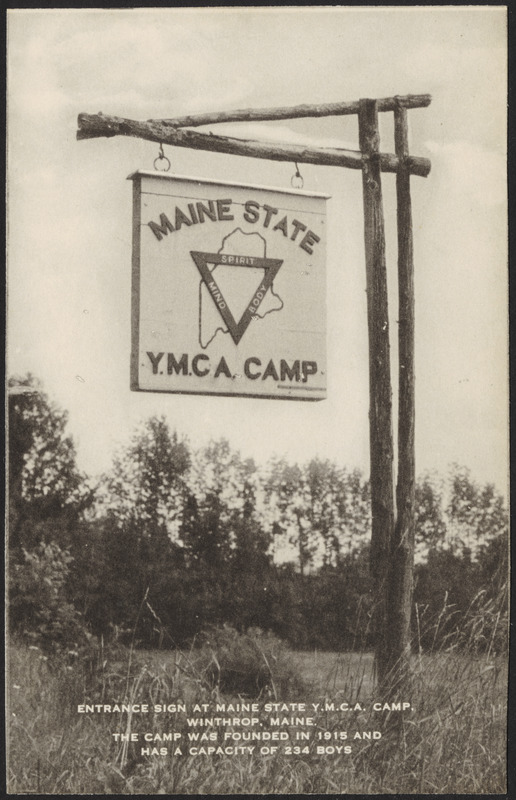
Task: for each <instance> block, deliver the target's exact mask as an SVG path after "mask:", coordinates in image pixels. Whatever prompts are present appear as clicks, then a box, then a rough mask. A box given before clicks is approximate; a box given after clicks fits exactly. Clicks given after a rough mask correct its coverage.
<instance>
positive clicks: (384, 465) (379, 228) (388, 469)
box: [358, 100, 394, 691]
mask: <svg viewBox="0 0 516 800" xmlns="http://www.w3.org/2000/svg"><path fill="white" fill-rule="evenodd" d="M358 119H359V137H360V149H361V151H362V153H363V154H364V156H365V159H364V167H363V171H362V188H363V200H364V239H365V258H366V278H367V317H368V333H369V403H370V406H369V436H370V454H371V507H372V532H371V572H372V575H373V579H374V585H375V610H374V614H375V619H374V630H375V637H376V668H377V675H378V682H379V686H380V691H381V690H382V688H383V687H384V686H385V682H386V678H387V675H388V671H389V666H390V661H391V660H390V639H391V631H390V630H389V629H388V624H387V622H388V620H387V590H388V581H389V561H390V558H389V556H390V545H391V536H392V530H393V526H394V480H393V441H392V389H391V376H390V347H389V318H388V302H387V269H386V261H385V231H384V218H383V205H382V185H381V174H380V165H379V163H378V151H379V138H380V137H379V133H378V108H377V103H376V101H375V100H361V101H360V112H359V118H358Z"/></svg>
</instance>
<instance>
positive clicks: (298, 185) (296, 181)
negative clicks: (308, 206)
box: [290, 161, 305, 189]
mask: <svg viewBox="0 0 516 800" xmlns="http://www.w3.org/2000/svg"><path fill="white" fill-rule="evenodd" d="M294 164H295V165H296V173H295V175H292V177H291V179H290V183H291V185H292V187H293V188H294V189H302V188H303V186H304V185H305V182H304V180H303V176H302V175H301V173H300V172H299V167H298V166H297V161H294Z"/></svg>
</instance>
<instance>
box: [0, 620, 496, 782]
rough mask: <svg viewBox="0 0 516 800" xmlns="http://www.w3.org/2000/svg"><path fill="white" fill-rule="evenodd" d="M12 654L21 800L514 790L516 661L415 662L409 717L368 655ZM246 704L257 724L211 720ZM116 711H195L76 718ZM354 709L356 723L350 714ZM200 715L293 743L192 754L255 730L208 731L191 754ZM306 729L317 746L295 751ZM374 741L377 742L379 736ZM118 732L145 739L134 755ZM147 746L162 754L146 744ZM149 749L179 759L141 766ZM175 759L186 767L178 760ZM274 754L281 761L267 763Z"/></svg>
mask: <svg viewBox="0 0 516 800" xmlns="http://www.w3.org/2000/svg"><path fill="white" fill-rule="evenodd" d="M9 652H10V668H9V673H8V695H9V698H10V705H9V709H8V714H9V720H8V728H9V741H8V764H7V768H8V769H7V777H8V791H9V792H10V793H13V794H16V793H20V794H22V793H30V792H34V793H35V792H38V793H46V794H146V793H149V794H156V793H158V794H236V793H244V794H245V793H249V794H275V793H278V794H288V793H292V794H298V793H299V794H300V793H307V794H310V793H313V794H336V793H357V794H361V793H364V794H369V793H371V794H380V793H386V794H388V793H398V794H403V793H408V794H409V793H423V794H424V793H443V794H446V793H491V794H496V793H504V792H505V750H506V693H507V670H506V659H502V660H500V659H497V658H496V657H491V656H489V655H484V656H472V655H467V654H464V653H459V652H456V651H453V650H452V651H450V652H446V653H438V654H436V655H428V656H421V657H415V658H414V664H413V673H414V674H413V680H412V685H411V687H410V690H408V694H407V696H406V697H404V698H401V699H402V700H403V701H405V702H407V703H410V708H409V709H406V710H405V711H402V712H400V711H396V710H381V711H375V710H374V708H373V703H374V702H378V701H379V700H380V698H377V697H375V694H374V685H373V677H374V676H373V658H372V655H371V654H369V653H363V654H360V653H346V654H334V653H323V652H311V653H299V652H292V651H288V650H287V649H286V648H285V647H283V646H282V645H281V643H278V642H277V641H274V640H270V641H269V640H267V639H263V638H260V637H258V638H255V639H254V640H253V639H252V637H238V636H237V635H236V634H235V636H234V637H233V639H231V637H229V639H228V635H226V639H224V638H222V639H220V638H219V639H218V640H214V641H212V642H210V641H209V640H206V641H205V642H203V643H202V644H201V645H200V646H199V647H197V648H193V649H191V650H189V651H181V652H180V651H153V652H145V651H130V650H129V649H127V648H123V647H121V646H118V647H113V646H112V647H110V648H107V647H100V648H99V649H98V652H97V653H96V654H95V656H94V657H92V658H91V659H89V661H88V662H84V661H83V662H82V663H80V664H79V663H74V656H73V654H69V659H70V663H68V664H65V663H64V659H61V660H60V662H59V663H58V664H54V663H52V661H51V660H48V659H45V657H44V656H43V654H42V653H41V652H40V651H39V650H37V649H34V648H33V649H30V648H27V647H26V646H20V645H16V644H13V645H12V646H11V648H10V651H9ZM76 660H77V659H75V661H76ZM249 676H252V681H253V682H254V690H253V689H252V688H251V689H250V687H249ZM239 681H240V683H239ZM246 681H247V683H246ZM244 690H245V692H246V693H245V694H244ZM250 694H254V695H255V699H254V702H256V703H258V710H257V711H256V712H254V713H252V714H246V713H244V714H240V715H239V714H237V713H235V714H233V713H229V712H228V713H225V712H223V713H220V712H218V713H216V712H215V709H216V704H217V703H226V704H228V703H238V702H240V703H242V702H247V703H250V702H251V699H250V696H249V695H250ZM115 702H119V703H122V702H126V703H132V704H135V703H147V704H149V706H150V707H151V708H152V709H153V708H154V706H155V704H174V703H177V704H178V703H184V704H185V705H186V707H187V711H186V713H184V712H178V713H175V712H170V713H148V714H143V713H133V714H132V715H131V714H127V713H104V712H102V713H78V711H77V707H78V705H79V704H85V703H101V704H113V703H115ZM282 702H285V703H298V704H299V703H303V702H304V703H306V704H309V703H319V704H320V705H319V708H318V709H317V711H314V710H313V709H311V710H308V711H305V712H297V711H292V710H290V709H292V708H294V706H289V711H283V712H281V713H280V712H278V714H274V713H269V712H267V711H266V703H282ZM325 703H326V704H327V705H328V708H327V709H326V710H324V704H325ZM331 703H333V704H334V706H335V708H334V710H331ZM342 703H347V704H348V706H349V707H350V708H351V709H352V710H346V711H344V710H343V711H340V710H339V707H340V706H341V704H342ZM195 704H205V706H206V708H205V710H204V711H203V712H202V713H201V715H200V716H201V717H208V718H212V717H213V716H216V717H217V716H218V717H221V716H222V717H228V716H229V717H233V716H235V717H236V716H240V717H249V716H254V717H256V718H258V719H259V723H258V724H256V725H255V726H254V727H253V728H252V730H258V731H261V732H267V731H283V732H286V733H287V735H288V736H289V738H288V740H287V741H285V740H280V741H274V743H273V744H272V742H271V741H269V740H259V741H252V742H242V741H241V742H240V745H241V746H244V745H245V746H248V745H249V746H251V745H253V746H255V750H254V751H253V753H252V754H250V753H248V752H243V753H238V752H237V753H229V754H225V753H222V754H214V755H204V754H200V755H191V754H189V752H188V750H189V747H190V746H191V745H194V746H201V747H204V746H217V747H218V746H222V747H225V746H226V745H227V744H228V741H224V740H223V737H224V735H225V733H226V732H228V733H232V732H237V733H238V732H239V731H244V730H245V731H249V730H251V728H249V727H247V728H244V727H242V726H238V725H236V726H235V725H230V726H227V727H223V728H218V729H217V728H215V729H214V728H206V729H205V730H206V731H208V732H209V731H213V730H218V739H217V741H216V742H215V743H213V742H192V741H188V734H189V733H192V731H194V732H195V731H198V730H201V731H202V729H199V728H195V727H194V728H192V727H191V726H190V725H189V724H188V719H190V720H191V719H192V717H194V716H195V713H194V712H193V708H194V705H195ZM354 704H359V706H357V705H354ZM274 716H280V717H281V718H289V721H291V720H292V717H302V718H306V717H308V716H310V717H313V722H314V724H313V725H311V726H306V725H304V724H302V725H299V724H293V725H285V726H279V727H277V726H274V725H271V717H274ZM197 717H199V714H197ZM301 730H302V731H308V732H309V735H310V738H309V740H305V739H302V740H298V739H296V734H297V732H299V731H301ZM373 731H378V732H379V733H380V734H381V735H380V737H379V738H376V739H374V738H371V739H369V738H367V734H368V733H369V734H371V732H373ZM172 732H174V733H180V734H181V737H180V739H179V740H178V741H176V744H173V743H172V742H170V741H167V740H165V741H163V738H162V737H163V735H164V734H167V733H168V734H170V733H172ZM357 732H358V733H359V734H360V738H355V736H356V733H357ZM115 733H125V734H129V738H130V736H131V734H133V735H134V734H136V735H138V737H139V738H138V741H136V742H134V741H125V742H123V741H120V738H121V737H115V736H113V734H115ZM144 733H147V734H151V736H152V737H154V740H153V741H151V742H150V743H149V742H144V741H142V737H143V735H144ZM343 734H345V736H346V738H343ZM364 734H366V736H365V737H364ZM116 738H118V741H117V740H116ZM142 745H144V746H145V747H150V748H153V747H156V749H157V750H159V748H160V747H162V746H165V747H167V750H168V752H167V754H166V755H158V754H154V755H152V754H149V755H146V754H142V752H141V751H142ZM178 745H180V747H181V750H182V753H181V754H176V755H174V754H173V751H174V748H175V747H176V746H178ZM229 745H238V742H235V741H233V740H229ZM269 746H270V747H272V746H277V747H278V750H277V751H276V752H272V753H271V752H269V753H263V754H260V753H259V750H260V748H261V747H269ZM337 746H338V747H341V748H342V751H341V752H338V750H337ZM296 747H299V752H298V751H296V750H295V748H296ZM345 747H349V750H350V751H349V752H347V753H346V752H345ZM318 748H319V751H318ZM321 748H322V750H321Z"/></svg>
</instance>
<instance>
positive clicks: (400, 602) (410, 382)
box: [388, 105, 415, 688]
mask: <svg viewBox="0 0 516 800" xmlns="http://www.w3.org/2000/svg"><path fill="white" fill-rule="evenodd" d="M394 135H395V146H396V155H397V156H398V157H399V158H400V160H401V162H403V159H404V158H405V157H406V156H407V155H408V126H407V110H406V108H403V106H402V105H398V108H397V109H396V110H395V112H394ZM396 196H397V205H398V210H397V225H398V294H399V311H398V316H399V329H398V341H399V358H398V360H399V400H398V481H397V486H396V507H397V520H396V525H395V527H394V532H393V538H392V543H391V576H390V580H389V601H388V606H389V607H388V617H389V633H390V636H391V654H390V661H391V669H395V670H396V676H397V681H396V682H397V683H398V685H399V687H400V688H401V685H402V684H403V682H404V679H405V677H406V676H407V674H408V670H409V657H410V617H411V610H412V594H413V580H414V525H415V523H414V504H415V499H414V498H415V452H414V427H415V399H414V256H413V241H412V208H411V200H410V175H409V172H408V170H407V169H406V168H403V166H402V168H401V169H400V170H399V171H398V173H397V175H396Z"/></svg>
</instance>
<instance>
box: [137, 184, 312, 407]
mask: <svg viewBox="0 0 516 800" xmlns="http://www.w3.org/2000/svg"><path fill="white" fill-rule="evenodd" d="M130 178H131V179H132V180H133V185H134V213H133V291H132V297H133V307H132V355H131V388H132V389H133V390H136V391H152V392H181V393H189V394H222V395H242V396H252V397H274V398H283V399H294V400H321V399H323V398H324V397H325V396H326V330H325V322H326V313H325V311H326V281H325V241H326V218H325V215H326V199H327V196H326V195H320V194H318V195H313V194H309V193H307V192H300V191H294V190H292V191H289V190H285V191H279V190H276V189H265V188H260V187H254V186H244V185H235V184H226V183H219V182H214V181H200V180H197V179H195V178H183V177H169V176H167V175H164V174H163V173H158V172H142V171H139V172H136V173H134V174H133V175H131V176H130Z"/></svg>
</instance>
